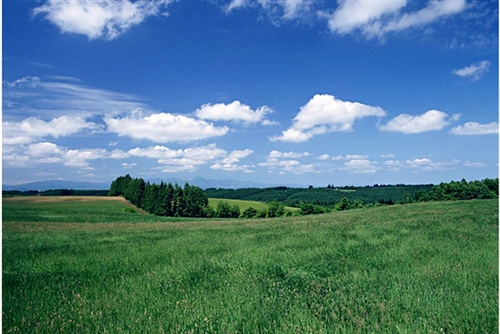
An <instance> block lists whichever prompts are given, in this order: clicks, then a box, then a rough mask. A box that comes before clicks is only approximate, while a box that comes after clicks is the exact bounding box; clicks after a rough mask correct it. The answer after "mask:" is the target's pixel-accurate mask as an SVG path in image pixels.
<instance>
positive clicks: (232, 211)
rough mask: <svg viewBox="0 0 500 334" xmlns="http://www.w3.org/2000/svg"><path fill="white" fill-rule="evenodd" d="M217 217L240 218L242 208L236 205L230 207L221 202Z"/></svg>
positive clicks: (218, 205) (216, 213) (216, 212)
mask: <svg viewBox="0 0 500 334" xmlns="http://www.w3.org/2000/svg"><path fill="white" fill-rule="evenodd" d="M215 216H216V217H218V218H238V217H239V216H240V207H239V206H238V205H236V204H235V205H233V206H230V205H229V203H227V202H225V201H221V202H219V203H218V204H217V209H216V210H215Z"/></svg>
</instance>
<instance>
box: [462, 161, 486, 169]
mask: <svg viewBox="0 0 500 334" xmlns="http://www.w3.org/2000/svg"><path fill="white" fill-rule="evenodd" d="M464 166H465V167H471V168H483V167H486V164H484V163H482V162H470V161H465V162H464Z"/></svg>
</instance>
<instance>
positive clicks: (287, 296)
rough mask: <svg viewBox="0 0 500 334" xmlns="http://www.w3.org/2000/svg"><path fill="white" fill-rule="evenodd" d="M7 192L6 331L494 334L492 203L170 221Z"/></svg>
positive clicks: (104, 203) (110, 206)
mask: <svg viewBox="0 0 500 334" xmlns="http://www.w3.org/2000/svg"><path fill="white" fill-rule="evenodd" d="M131 211H132V210H131V208H130V206H129V205H128V204H127V203H126V202H124V201H121V200H119V199H116V198H115V199H113V198H107V199H103V198H94V199H92V198H87V199H84V198H80V200H76V199H73V200H69V199H68V198H65V197H60V198H57V199H54V198H51V199H50V200H49V199H45V198H36V197H32V198H28V199H26V198H24V199H19V198H15V197H14V198H5V199H3V223H2V224H3V226H2V228H3V233H2V241H3V244H2V251H3V260H2V261H3V272H2V274H3V279H2V303H3V314H2V320H3V321H2V329H3V332H4V333H67V332H75V333H97V332H99V333H371V332H375V333H496V332H498V200H497V199H493V200H470V201H451V202H425V203H417V204H407V205H394V206H381V207H375V208H369V209H366V208H365V209H356V210H349V211H342V212H332V213H328V214H322V215H313V216H303V217H286V218H273V219H248V220H245V219H219V220H217V219H188V218H184V219H175V220H174V219H172V218H166V217H156V216H152V215H147V214H142V213H141V212H139V211H138V210H135V211H134V212H135V213H132V212H131Z"/></svg>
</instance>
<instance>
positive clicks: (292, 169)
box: [258, 150, 317, 174]
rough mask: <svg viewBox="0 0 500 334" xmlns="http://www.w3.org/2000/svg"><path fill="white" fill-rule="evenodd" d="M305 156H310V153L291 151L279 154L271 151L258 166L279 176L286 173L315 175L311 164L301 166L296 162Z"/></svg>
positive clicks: (279, 152)
mask: <svg viewBox="0 0 500 334" xmlns="http://www.w3.org/2000/svg"><path fill="white" fill-rule="evenodd" d="M307 156H310V153H308V152H304V153H298V152H292V151H290V152H281V151H277V150H272V151H271V152H269V154H268V156H267V157H266V161H265V162H261V163H259V164H258V165H259V166H260V167H267V169H268V171H269V172H274V171H278V172H280V173H281V174H284V173H286V172H289V173H293V174H305V173H317V171H316V170H315V168H314V166H313V165H312V164H302V163H301V162H300V161H298V160H297V159H299V158H302V157H307Z"/></svg>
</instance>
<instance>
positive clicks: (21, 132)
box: [2, 116, 99, 145]
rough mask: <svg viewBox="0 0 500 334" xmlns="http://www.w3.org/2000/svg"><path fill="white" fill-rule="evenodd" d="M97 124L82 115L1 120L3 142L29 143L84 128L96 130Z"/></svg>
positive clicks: (72, 132)
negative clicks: (46, 118) (17, 120)
mask: <svg viewBox="0 0 500 334" xmlns="http://www.w3.org/2000/svg"><path fill="white" fill-rule="evenodd" d="M97 129H99V126H98V125H97V124H95V123H92V122H87V121H86V120H85V119H84V118H83V117H78V116H75V117H69V116H61V117H57V118H53V119H52V120H50V121H44V120H41V119H40V118H37V117H29V118H26V119H24V120H22V121H21V122H3V126H2V130H3V144H4V145H20V144H29V143H32V142H35V141H38V140H40V139H43V138H46V137H52V138H59V137H65V136H69V135H72V134H75V133H78V132H81V131H84V130H97Z"/></svg>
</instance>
